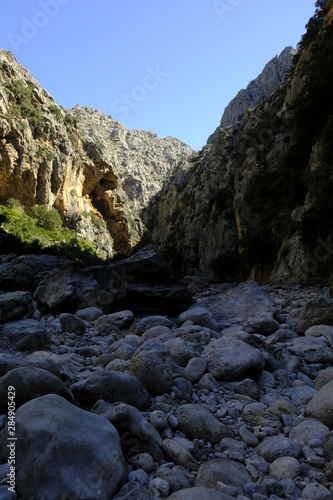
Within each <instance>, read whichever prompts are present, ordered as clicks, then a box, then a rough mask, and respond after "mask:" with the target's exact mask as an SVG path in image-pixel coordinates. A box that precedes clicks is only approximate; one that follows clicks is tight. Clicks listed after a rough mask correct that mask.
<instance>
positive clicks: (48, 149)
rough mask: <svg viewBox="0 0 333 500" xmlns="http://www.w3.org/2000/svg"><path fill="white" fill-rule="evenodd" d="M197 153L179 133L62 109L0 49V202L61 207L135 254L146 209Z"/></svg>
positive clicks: (101, 238) (102, 239) (94, 234)
mask: <svg viewBox="0 0 333 500" xmlns="http://www.w3.org/2000/svg"><path fill="white" fill-rule="evenodd" d="M190 154H192V151H191V148H190V147H189V146H186V145H185V144H183V143H181V142H180V141H178V140H176V139H172V138H166V139H162V140H160V139H158V138H157V136H156V135H155V134H153V133H151V132H141V131H128V130H127V129H126V128H125V127H124V126H122V125H121V124H119V123H117V122H115V121H114V120H113V119H112V118H111V117H107V116H104V115H103V114H102V113H100V112H99V111H93V110H91V109H84V108H81V107H77V108H75V109H74V110H72V111H67V110H65V109H63V108H62V107H61V106H58V105H57V103H55V101H54V99H53V98H52V97H51V96H50V94H48V92H47V91H45V90H44V89H42V88H41V86H40V85H39V84H38V82H37V81H36V80H35V79H34V78H33V77H32V76H31V74H30V73H29V72H28V71H27V70H26V69H25V68H23V67H22V66H21V65H20V64H18V63H17V61H16V59H15V58H14V57H13V56H12V55H11V54H10V53H9V52H5V51H3V50H1V49H0V203H5V202H6V200H7V199H8V198H10V197H12V198H17V199H19V200H20V202H21V203H22V204H23V205H24V206H25V207H26V209H27V210H28V211H29V209H30V208H31V207H32V206H33V205H34V204H45V205H48V206H50V207H51V206H54V207H56V208H57V209H58V210H59V212H60V213H61V215H62V217H63V219H64V221H66V222H67V223H68V224H69V225H72V226H74V227H76V228H77V229H78V228H80V231H81V232H83V233H85V234H89V235H90V237H91V238H93V240H94V239H95V240H96V241H97V242H99V246H100V248H101V250H102V253H103V254H104V255H108V256H110V254H111V253H112V245H111V243H112V241H111V238H110V235H111V237H112V239H113V245H114V249H115V250H116V251H118V252H121V253H123V254H128V253H129V252H130V250H131V249H132V248H133V247H134V246H135V245H136V244H137V243H138V242H139V241H140V238H141V236H142V232H143V228H142V223H141V220H140V218H139V212H140V209H141V208H142V207H143V206H144V205H146V204H147V202H148V200H149V198H150V197H151V196H153V195H154V194H155V193H156V192H157V191H158V190H159V189H160V187H161V185H162V182H163V180H164V179H165V178H166V176H167V175H168V174H169V172H170V171H171V170H172V169H173V168H174V167H175V165H177V164H178V163H179V162H180V161H182V160H184V159H185V158H186V157H187V156H189V155H190ZM78 214H81V215H82V214H83V216H86V217H85V218H84V217H83V219H82V217H81V218H80V217H79V218H78V216H77V215H78ZM87 215H88V218H87ZM91 215H92V216H93V217H91ZM72 219H73V221H72ZM79 219H80V223H78V220H79ZM98 219H100V220H101V221H102V220H103V219H104V221H105V222H106V226H107V229H105V228H103V226H102V225H101V224H98ZM84 221H85V222H84ZM94 222H97V225H96V224H95V223H94ZM108 233H109V234H108ZM107 241H109V243H108V244H107ZM107 246H108V249H107V248H106V247H107Z"/></svg>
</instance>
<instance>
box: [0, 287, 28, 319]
mask: <svg viewBox="0 0 333 500" xmlns="http://www.w3.org/2000/svg"><path fill="white" fill-rule="evenodd" d="M33 310H34V308H33V305H32V295H31V293H30V292H7V293H2V292H0V323H6V322H7V321H14V320H16V319H22V318H24V316H29V315H31V314H32V312H33Z"/></svg>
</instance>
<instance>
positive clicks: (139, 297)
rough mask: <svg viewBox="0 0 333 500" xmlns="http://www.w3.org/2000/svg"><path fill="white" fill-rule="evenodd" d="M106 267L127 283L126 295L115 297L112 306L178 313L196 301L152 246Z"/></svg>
mask: <svg viewBox="0 0 333 500" xmlns="http://www.w3.org/2000/svg"><path fill="white" fill-rule="evenodd" d="M107 267H108V268H109V269H110V270H111V271H112V272H113V273H116V275H117V276H118V277H119V278H120V279H122V281H123V282H124V284H125V288H126V296H125V297H123V298H120V299H119V300H117V299H116V300H115V303H114V305H113V307H114V308H117V309H118V310H119V309H130V310H131V311H133V312H135V313H150V314H163V315H168V314H169V315H172V316H177V315H178V314H180V313H181V312H183V311H185V310H186V309H188V308H189V307H190V306H191V305H192V304H193V302H194V301H193V298H192V295H191V293H190V292H189V291H188V289H187V287H186V286H185V285H183V284H182V283H181V282H180V281H178V280H177V279H176V278H174V277H173V276H172V274H171V271H170V269H169V268H168V266H167V265H166V263H165V262H164V260H163V259H162V257H161V256H160V255H159V254H158V252H157V250H156V248H155V247H154V246H153V245H147V246H146V247H144V248H142V249H141V250H139V251H138V252H137V253H136V254H134V255H132V256H131V257H129V258H128V259H125V260H121V261H118V262H115V263H114V264H111V265H110V266H107ZM102 272H103V270H102Z"/></svg>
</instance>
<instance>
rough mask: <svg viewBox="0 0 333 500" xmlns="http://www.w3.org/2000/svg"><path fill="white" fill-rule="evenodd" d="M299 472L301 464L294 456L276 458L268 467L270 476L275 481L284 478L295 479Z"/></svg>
mask: <svg viewBox="0 0 333 500" xmlns="http://www.w3.org/2000/svg"><path fill="white" fill-rule="evenodd" d="M301 473H302V471H301V465H300V463H299V462H298V460H296V458H294V457H281V458H277V459H276V460H274V462H273V463H272V464H271V466H270V468H269V475H270V477H272V478H273V479H276V480H277V481H281V480H282V479H285V478H290V479H295V478H296V477H297V476H300V475H301Z"/></svg>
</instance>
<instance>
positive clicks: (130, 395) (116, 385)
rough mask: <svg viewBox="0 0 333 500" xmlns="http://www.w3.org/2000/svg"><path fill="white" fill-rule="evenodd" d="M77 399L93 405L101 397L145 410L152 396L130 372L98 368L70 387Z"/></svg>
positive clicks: (110, 401) (111, 401) (107, 400)
mask: <svg viewBox="0 0 333 500" xmlns="http://www.w3.org/2000/svg"><path fill="white" fill-rule="evenodd" d="M70 389H71V391H72V392H73V394H74V397H75V399H76V400H78V401H79V402H80V403H82V404H85V405H87V406H93V405H94V404H95V403H96V401H98V400H99V399H104V401H106V402H109V403H117V402H123V403H127V404H129V405H132V406H135V407H136V408H138V409H139V410H143V409H145V408H146V406H147V405H148V403H149V400H150V397H149V394H148V392H147V391H146V389H145V388H144V386H143V385H142V383H141V382H140V380H139V379H137V378H136V377H134V376H133V375H131V374H129V373H123V372H119V371H114V370H98V371H96V372H93V373H92V374H91V375H89V376H88V377H87V378H86V379H84V380H80V381H78V382H75V383H74V384H72V385H71V387H70Z"/></svg>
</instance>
